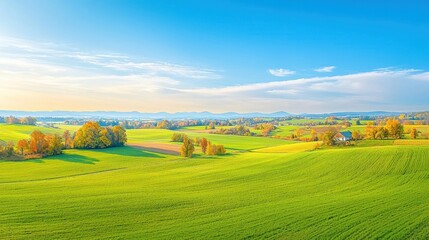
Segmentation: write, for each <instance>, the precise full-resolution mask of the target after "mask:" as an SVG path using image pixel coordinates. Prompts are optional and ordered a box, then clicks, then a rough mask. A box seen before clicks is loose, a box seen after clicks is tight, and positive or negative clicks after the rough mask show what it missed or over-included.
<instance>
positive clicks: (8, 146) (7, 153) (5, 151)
mask: <svg viewBox="0 0 429 240" xmlns="http://www.w3.org/2000/svg"><path fill="white" fill-rule="evenodd" d="M13 154H14V144H13V142H8V143H6V142H5V141H1V140H0V157H3V158H4V157H7V158H9V157H12V156H13Z"/></svg>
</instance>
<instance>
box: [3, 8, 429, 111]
mask: <svg viewBox="0 0 429 240" xmlns="http://www.w3.org/2000/svg"><path fill="white" fill-rule="evenodd" d="M427 12H429V4H428V3H426V2H425V1H406V2H405V1H377V2H376V3H375V1H359V2H357V1H353V2H352V1H186V0H183V1H162V0H161V1H119V0H116V1H111V0H98V1H97V0H94V1H88V0H74V1H59V0H57V1H49V0H44V1H22V0H14V1H0V83H1V84H2V86H3V87H2V88H1V89H0V109H15V110H17V109H19V110H59V109H63V110H117V111H130V110H131V111H132V110H136V111H168V112H177V111H206V110H207V111H213V112H226V111H237V112H252V111H260V112H272V111H288V112H294V113H303V112H312V113H317V112H333V111H372V110H387V111H418V110H428V109H429V98H428V97H427V92H428V91H429V73H428V69H429V66H428V64H429V40H428V39H429V14H427ZM29 97H32V98H33V100H32V101H28V98H29Z"/></svg>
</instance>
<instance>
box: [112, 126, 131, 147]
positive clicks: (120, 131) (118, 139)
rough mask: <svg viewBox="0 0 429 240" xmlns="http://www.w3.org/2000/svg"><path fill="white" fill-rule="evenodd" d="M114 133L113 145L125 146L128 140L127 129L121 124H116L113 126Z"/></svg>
mask: <svg viewBox="0 0 429 240" xmlns="http://www.w3.org/2000/svg"><path fill="white" fill-rule="evenodd" d="M112 131H113V135H114V142H113V147H121V146H124V145H125V143H126V142H127V140H128V139H127V133H126V131H125V129H124V128H123V127H121V126H114V127H113V128H112Z"/></svg>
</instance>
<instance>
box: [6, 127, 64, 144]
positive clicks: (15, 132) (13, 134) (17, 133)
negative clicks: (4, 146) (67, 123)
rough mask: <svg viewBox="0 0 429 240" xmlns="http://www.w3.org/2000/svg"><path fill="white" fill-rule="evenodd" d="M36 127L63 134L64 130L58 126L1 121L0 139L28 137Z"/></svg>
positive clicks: (11, 139) (47, 131) (13, 139)
mask: <svg viewBox="0 0 429 240" xmlns="http://www.w3.org/2000/svg"><path fill="white" fill-rule="evenodd" d="M36 129H38V130H40V131H42V132H43V133H58V134H62V133H63V132H64V129H57V128H46V127H39V126H29V125H15V124H4V123H0V140H3V141H14V142H16V141H18V140H20V139H28V138H30V137H29V136H30V133H31V132H33V131H34V130H36Z"/></svg>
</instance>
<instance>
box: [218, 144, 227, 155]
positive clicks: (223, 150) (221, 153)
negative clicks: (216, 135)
mask: <svg viewBox="0 0 429 240" xmlns="http://www.w3.org/2000/svg"><path fill="white" fill-rule="evenodd" d="M225 153H226V150H225V147H224V146H223V145H220V144H218V145H217V146H216V155H223V154H225Z"/></svg>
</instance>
